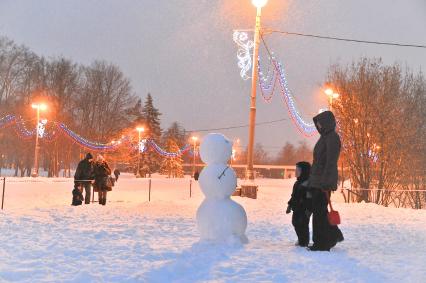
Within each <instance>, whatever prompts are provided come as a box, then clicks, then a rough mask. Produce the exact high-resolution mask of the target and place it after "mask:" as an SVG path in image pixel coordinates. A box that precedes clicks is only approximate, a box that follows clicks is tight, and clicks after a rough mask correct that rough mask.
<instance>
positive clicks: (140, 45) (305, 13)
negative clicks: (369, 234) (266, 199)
mask: <svg viewBox="0 0 426 283" xmlns="http://www.w3.org/2000/svg"><path fill="white" fill-rule="evenodd" d="M262 12H263V13H262V26H263V27H268V28H273V29H278V30H284V31H290V32H300V33H310V34H320V35H328V36H337V37H347V38H355V39H363V40H371V41H389V42H401V43H410V44H422V45H426V31H425V30H426V0H392V1H390V0H375V1H371V0H357V1H355V0H327V1H319V0H269V2H268V4H267V6H266V7H265V8H264V9H263V10H262ZM255 14H256V10H255V8H254V7H253V6H252V5H251V1H250V0H217V1H214V0H120V1H119V0H39V1H35V0H0V35H3V36H7V37H9V38H10V39H12V40H14V41H15V42H16V43H18V44H24V45H26V46H28V47H29V48H30V49H32V50H33V51H34V52H36V53H37V54H39V55H43V56H45V57H48V58H49V57H58V56H64V57H66V58H69V59H72V60H73V61H75V62H77V63H81V64H87V65H89V64H90V63H91V62H93V61H94V60H106V61H108V62H112V63H114V64H117V65H118V66H119V67H120V68H121V70H122V71H123V72H124V74H125V75H126V76H127V77H128V78H129V79H130V81H131V83H132V86H133V91H134V93H135V94H136V95H138V96H140V97H142V98H143V99H145V97H146V94H147V93H148V92H149V93H151V94H152V96H153V98H154V104H155V105H156V107H158V108H159V109H160V111H161V112H162V113H163V115H162V116H161V121H162V127H163V128H167V127H168V126H170V124H171V123H172V122H173V121H178V122H180V123H181V124H182V125H183V127H185V129H186V130H197V129H209V128H220V127H227V126H234V125H246V124H248V116H249V98H250V87H251V85H250V81H243V80H242V79H241V78H240V76H239V69H238V66H237V58H236V52H237V46H236V44H235V43H234V42H233V40H232V33H233V30H234V29H252V28H253V26H254V21H255ZM265 40H266V42H267V44H268V45H269V46H270V48H271V49H272V51H273V52H274V53H275V55H276V57H277V59H279V60H280V61H281V62H282V63H283V65H284V67H285V68H286V71H287V80H288V83H289V86H290V89H291V91H292V93H293V94H294V96H295V98H296V101H297V107H298V109H299V112H300V113H301V114H302V116H303V117H304V118H305V120H307V121H310V120H311V119H312V117H313V116H314V115H315V114H316V113H317V112H318V109H320V108H324V107H326V106H327V99H326V96H325V95H324V94H323V92H322V86H323V83H324V81H325V79H326V75H327V70H328V68H329V66H330V65H331V64H336V63H340V64H348V63H350V62H352V61H353V60H357V59H359V58H360V57H362V56H365V57H381V58H382V59H383V61H384V63H386V64H393V63H395V62H397V63H400V64H402V65H403V66H407V67H409V68H410V69H412V70H413V71H415V72H418V71H420V70H423V72H424V70H425V68H426V50H425V49H415V48H400V47H390V46H378V45H365V44H354V43H345V42H339V41H327V40H321V39H311V38H303V37H295V36H284V35H279V34H270V35H267V36H265ZM264 55H265V50H264V49H262V48H261V56H264ZM278 119H287V120H285V121H282V122H278V123H274V124H268V125H261V126H258V127H257V128H256V142H260V143H262V144H263V145H264V147H265V149H266V150H267V151H268V152H270V154H271V155H274V154H276V153H277V152H278V150H279V149H280V147H281V146H282V145H284V144H285V142H287V141H288V142H292V143H294V144H296V143H297V142H299V141H301V140H306V141H307V142H308V144H310V145H313V144H314V143H315V142H316V140H317V138H318V136H314V137H311V138H305V137H304V136H302V135H301V134H300V133H299V132H298V130H297V129H296V127H295V126H294V125H293V124H292V121H291V119H290V118H289V116H288V114H287V109H286V108H285V105H284V104H283V101H282V100H281V98H280V94H279V93H278V92H277V93H276V96H275V97H274V99H273V100H272V102H271V103H265V102H264V101H263V100H262V98H261V96H259V95H258V99H257V122H265V121H272V120H278ZM220 132H222V133H223V134H225V135H226V136H228V137H229V138H230V139H237V138H239V139H240V140H241V144H242V145H243V146H244V145H246V144H247V137H248V128H240V129H233V130H223V131H220ZM204 134H205V132H202V133H201V132H200V133H198V135H200V136H202V135H204Z"/></svg>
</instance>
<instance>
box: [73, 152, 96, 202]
mask: <svg viewBox="0 0 426 283" xmlns="http://www.w3.org/2000/svg"><path fill="white" fill-rule="evenodd" d="M93 179H94V175H93V155H92V154H91V153H90V152H89V153H87V154H86V157H85V158H84V159H83V160H81V161H80V162H79V163H78V165H77V169H76V170H75V174H74V183H75V184H77V185H80V186H82V187H83V188H84V190H85V192H86V194H85V197H84V203H85V204H89V203H90V195H91V188H92V183H93Z"/></svg>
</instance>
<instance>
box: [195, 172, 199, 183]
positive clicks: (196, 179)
mask: <svg viewBox="0 0 426 283" xmlns="http://www.w3.org/2000/svg"><path fill="white" fill-rule="evenodd" d="M199 178H200V173H199V172H198V171H195V173H194V180H195V181H198V179H199Z"/></svg>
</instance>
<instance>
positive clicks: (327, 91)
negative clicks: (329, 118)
mask: <svg viewBox="0 0 426 283" xmlns="http://www.w3.org/2000/svg"><path fill="white" fill-rule="evenodd" d="M324 93H325V94H327V95H328V96H331V95H333V93H334V91H333V90H332V89H331V88H327V89H326V90H324Z"/></svg>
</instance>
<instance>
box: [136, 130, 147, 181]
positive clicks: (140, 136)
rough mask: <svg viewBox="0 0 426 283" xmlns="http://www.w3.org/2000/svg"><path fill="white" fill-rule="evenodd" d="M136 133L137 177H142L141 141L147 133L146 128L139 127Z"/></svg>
mask: <svg viewBox="0 0 426 283" xmlns="http://www.w3.org/2000/svg"><path fill="white" fill-rule="evenodd" d="M136 131H138V167H137V168H138V169H137V172H136V177H140V176H141V175H140V164H141V150H140V146H141V139H142V133H143V132H144V131H145V128H144V127H137V128H136Z"/></svg>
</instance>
